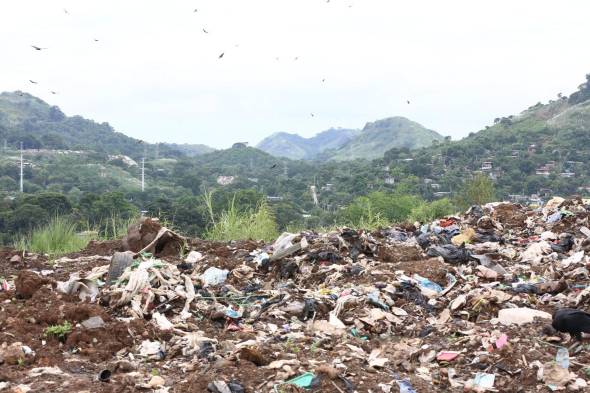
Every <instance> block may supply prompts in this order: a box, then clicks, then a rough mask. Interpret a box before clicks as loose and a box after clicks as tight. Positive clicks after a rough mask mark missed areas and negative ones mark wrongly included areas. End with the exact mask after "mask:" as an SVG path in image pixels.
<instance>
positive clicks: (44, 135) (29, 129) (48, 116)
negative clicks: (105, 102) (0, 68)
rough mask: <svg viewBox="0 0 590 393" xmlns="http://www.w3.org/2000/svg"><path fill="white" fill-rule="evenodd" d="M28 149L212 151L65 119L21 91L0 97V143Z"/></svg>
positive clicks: (106, 125)
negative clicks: (154, 141)
mask: <svg viewBox="0 0 590 393" xmlns="http://www.w3.org/2000/svg"><path fill="white" fill-rule="evenodd" d="M4 141H6V143H7V144H8V145H11V146H13V147H16V146H18V144H19V143H20V142H23V145H24V148H25V149H41V148H42V149H56V150H60V149H61V150H87V151H94V152H98V153H106V154H113V155H115V154H124V155H127V156H130V157H133V158H135V159H137V158H139V157H141V156H142V155H143V152H144V149H146V148H147V149H149V150H150V151H151V152H154V153H155V152H156V151H157V154H158V155H159V156H162V157H175V156H179V155H188V156H193V155H198V154H202V153H208V152H210V151H213V149H211V148H209V147H207V146H204V145H186V144H185V145H174V144H167V143H159V144H157V146H156V144H149V143H146V142H143V141H140V140H139V139H135V138H131V137H129V136H127V135H125V134H123V133H121V132H117V131H115V130H114V129H113V128H112V127H111V126H110V125H109V123H106V122H105V123H97V122H95V121H93V120H88V119H85V118H83V117H81V116H71V117H70V116H66V115H65V114H64V113H63V112H62V111H61V110H60V109H59V108H58V107H57V106H51V105H49V104H48V103H46V102H45V101H43V100H41V99H39V98H37V97H35V96H33V95H30V94H28V93H24V92H21V91H16V92H4V93H2V94H0V142H1V143H4Z"/></svg>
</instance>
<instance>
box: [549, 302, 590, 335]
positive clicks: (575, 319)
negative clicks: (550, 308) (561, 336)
mask: <svg viewBox="0 0 590 393" xmlns="http://www.w3.org/2000/svg"><path fill="white" fill-rule="evenodd" d="M551 326H553V328H554V329H555V330H558V331H560V332H562V333H569V334H570V336H571V337H572V338H575V339H576V340H578V341H580V340H582V332H584V333H590V314H588V313H587V312H585V311H582V310H576V309H574V308H562V309H559V310H557V311H555V313H553V322H552V323H551Z"/></svg>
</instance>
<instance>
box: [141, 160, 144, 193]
mask: <svg viewBox="0 0 590 393" xmlns="http://www.w3.org/2000/svg"><path fill="white" fill-rule="evenodd" d="M144 190H145V157H142V158H141V192H143V191H144Z"/></svg>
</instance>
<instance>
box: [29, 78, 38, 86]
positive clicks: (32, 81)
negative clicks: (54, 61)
mask: <svg viewBox="0 0 590 393" xmlns="http://www.w3.org/2000/svg"><path fill="white" fill-rule="evenodd" d="M29 82H31V83H32V84H34V85H36V84H37V82H35V81H34V80H31V79H29Z"/></svg>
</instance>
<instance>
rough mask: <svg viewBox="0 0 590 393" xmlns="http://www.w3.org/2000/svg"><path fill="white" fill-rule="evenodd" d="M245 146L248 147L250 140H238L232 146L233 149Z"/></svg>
mask: <svg viewBox="0 0 590 393" xmlns="http://www.w3.org/2000/svg"><path fill="white" fill-rule="evenodd" d="M245 147H248V142H236V143H234V144H233V145H232V146H231V148H232V149H243V148H245Z"/></svg>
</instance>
